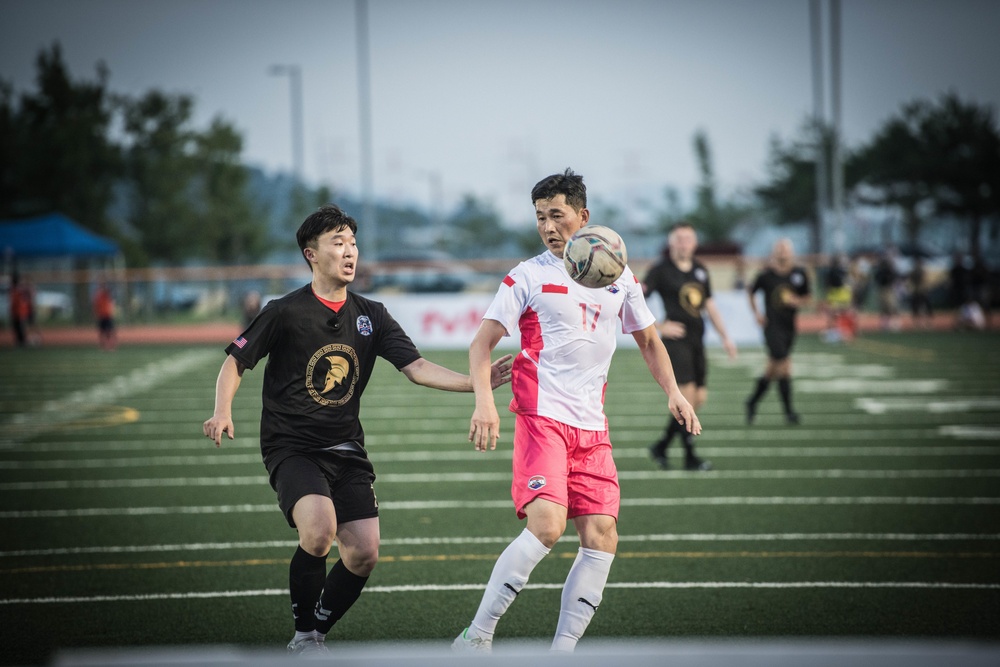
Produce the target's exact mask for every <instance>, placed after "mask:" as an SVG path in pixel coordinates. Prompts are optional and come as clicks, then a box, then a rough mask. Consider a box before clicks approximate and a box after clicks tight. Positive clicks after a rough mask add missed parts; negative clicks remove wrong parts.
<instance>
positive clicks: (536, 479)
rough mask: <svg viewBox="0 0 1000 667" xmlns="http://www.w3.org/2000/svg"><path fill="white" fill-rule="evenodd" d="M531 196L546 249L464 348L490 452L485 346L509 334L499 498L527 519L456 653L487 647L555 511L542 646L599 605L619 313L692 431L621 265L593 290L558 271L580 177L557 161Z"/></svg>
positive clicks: (611, 547)
mask: <svg viewBox="0 0 1000 667" xmlns="http://www.w3.org/2000/svg"><path fill="white" fill-rule="evenodd" d="M531 199H532V201H533V202H534V205H535V216H536V220H537V224H538V233H539V235H540V236H541V238H542V241H543V242H544V244H545V246H546V248H547V250H546V251H545V252H543V253H542V254H541V255H538V256H537V257H534V258H532V259H530V260H527V261H525V262H522V263H521V264H519V265H518V266H517V267H516V268H515V269H514V270H513V271H511V272H510V273H509V274H508V275H507V277H506V278H504V280H503V284H502V285H501V286H500V289H499V291H498V292H497V295H496V297H495V298H494V299H493V303H492V304H491V305H490V307H489V309H488V310H487V311H486V315H485V316H484V318H483V322H482V324H481V326H480V328H479V331H478V333H477V334H476V336H475V339H474V340H473V342H472V345H471V346H470V348H469V367H470V375H471V376H472V383H473V387H474V390H475V393H476V408H475V411H474V412H473V414H472V420H471V425H470V430H469V440H470V441H472V442H473V443H474V444H475V447H476V450H478V451H486V450H492V449H495V448H496V441H497V437H498V436H499V433H500V417H499V414H498V413H497V409H496V405H495V404H494V402H493V394H492V391H491V388H490V375H489V365H490V355H491V353H492V351H493V349H494V348H495V347H496V345H497V343H499V341H500V340H501V339H502V338H503V337H504V336H508V335H513V334H514V333H515V331H519V332H520V335H521V352H520V354H518V355H517V357H516V358H515V361H514V368H513V378H512V380H511V389H512V391H513V394H514V397H513V400H512V401H511V403H510V409H511V411H512V412H514V413H515V415H516V417H515V425H514V455H513V458H514V466H513V467H514V476H513V482H512V484H511V495H512V497H513V500H514V509H515V510H516V512H517V515H518V517H519V518H521V519H524V518H527V527H526V528H525V530H524V531H522V532H521V534H520V535H519V536H518V537H517V538H516V539H515V540H514V541H513V542H511V543H510V545H509V546H508V547H507V548H506V549H505V550H504V552H503V553H502V554H501V555H500V557H499V558H498V559H497V562H496V564H495V565H494V567H493V573H492V575H491V576H490V580H489V583H487V585H486V591H485V592H484V594H483V599H482V602H481V603H480V605H479V609H478V610H477V612H476V615H475V617H474V618H473V619H472V622H471V623H470V624H469V627H468V628H466V629H465V630H464V631H463V632H462V634H461V635H459V636H458V638H457V639H455V641H454V642H453V644H452V646H453V648H455V649H456V650H478V651H488V650H490V649H491V647H492V641H493V634H494V632H495V630H496V626H497V623H498V621H499V620H500V617H501V616H502V615H503V614H504V612H505V611H506V610H507V608H508V607H509V606H510V604H511V603H512V602H513V601H514V599H515V598H516V597H517V595H518V594H519V593H520V591H521V589H522V588H524V586H525V584H526V583H527V582H528V577H529V575H530V574H531V571H532V570H533V569H534V567H535V566H536V565H537V564H538V563H539V562H540V561H541V560H542V558H544V557H545V555H546V554H548V553H549V550H550V549H551V548H552V547H553V545H555V543H556V542H557V541H558V540H559V538H560V537H561V536H562V534H563V532H565V530H566V521H567V519H572V520H573V523H574V525H575V526H576V531H577V534H578V535H579V538H580V549H579V552H578V554H577V557H576V560H575V561H574V563H573V566H572V567H571V568H570V571H569V574H568V576H567V577H566V583H565V584H564V586H563V592H562V604H561V608H560V611H559V621H558V624H557V627H556V634H555V638H554V640H553V642H552V649H553V650H555V651H572V650H573V649H574V648H575V647H576V643H577V641H578V640H579V639H580V637H581V636H582V635H583V633H584V631H585V630H586V629H587V625H588V624H589V623H590V619H591V618H592V617H593V615H594V612H595V611H597V608H598V606H599V605H600V603H601V598H602V596H603V592H604V586H605V583H606V582H607V579H608V572H609V571H610V569H611V561H612V560H613V559H614V554H615V551H616V549H617V547H618V531H617V522H618V509H619V503H620V489H619V486H618V472H617V469H616V468H615V463H614V459H613V458H612V455H611V441H610V439H609V438H608V422H607V417H605V415H604V392H605V389H606V385H607V377H608V368H609V367H610V365H611V356H612V354H613V353H614V351H615V344H616V339H615V335H616V328H617V327H618V326H619V324H618V322H619V321H620V322H621V324H620V326H621V327H622V331H623V332H624V333H631V334H632V336H633V337H634V338H635V340H636V343H638V345H639V350H640V352H641V353H642V357H643V359H644V360H645V362H646V365H647V366H648V367H649V371H650V373H652V375H653V378H654V379H655V380H656V382H657V384H659V385H660V387H661V388H662V389H663V391H664V393H665V394H666V395H667V405H668V407H669V409H670V412H671V413H672V414H673V415H674V416H675V417H676V418H677V420H678V421H679V422H681V423H683V424H684V425H685V427H686V428H687V429H688V430H689V431H691V432H692V433H695V434H697V433H700V432H701V425H700V423H699V422H698V418H697V416H696V415H695V413H694V410H693V409H692V407H691V405H690V403H688V402H687V400H685V399H684V396H683V395H682V394H681V392H680V389H679V388H678V386H677V382H676V380H675V378H674V372H673V368H672V366H671V364H670V357H669V356H668V355H667V351H666V348H665V347H664V346H663V343H662V341H661V340H660V336H659V333H658V332H657V331H656V328H655V326H654V325H655V318H654V316H653V314H652V313H651V312H650V311H649V308H647V307H646V302H645V300H644V299H643V295H642V288H641V286H640V285H639V283H638V281H637V280H636V278H635V276H634V275H633V274H632V271H631V270H630V269H629V268H628V267H626V268H625V271H624V273H622V275H621V277H620V278H619V279H618V280H616V281H615V282H614V283H612V284H611V285H609V286H607V287H603V288H594V289H591V288H586V287H583V286H581V285H579V284H577V283H575V282H574V281H573V280H572V279H571V278H570V277H569V274H568V273H567V272H566V268H565V266H564V265H563V260H562V255H563V249H564V247H565V245H566V241H567V240H569V238H570V237H571V236H572V235H573V233H574V232H576V231H577V230H578V229H580V228H581V227H583V226H584V225H586V224H587V221H588V220H589V218H590V212H589V211H588V210H587V189H586V186H585V185H584V184H583V177H582V176H579V175H577V174H574V173H573V172H572V171H571V170H569V169H567V170H566V172H565V173H562V174H553V175H552V176H549V177H547V178H545V179H543V180H541V181H540V182H539V183H538V184H537V185H535V187H534V189H533V190H532V191H531Z"/></svg>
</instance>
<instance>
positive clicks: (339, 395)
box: [226, 285, 420, 470]
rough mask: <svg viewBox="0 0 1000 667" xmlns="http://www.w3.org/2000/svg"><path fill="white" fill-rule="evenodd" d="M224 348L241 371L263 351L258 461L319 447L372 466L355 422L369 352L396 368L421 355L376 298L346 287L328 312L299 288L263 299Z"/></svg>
mask: <svg viewBox="0 0 1000 667" xmlns="http://www.w3.org/2000/svg"><path fill="white" fill-rule="evenodd" d="M226 352H227V353H229V354H231V355H232V356H233V357H235V358H236V359H237V360H238V361H239V362H240V363H241V364H243V365H244V366H246V367H247V368H251V369H252V368H253V367H254V366H256V365H257V362H259V361H260V360H261V359H262V358H264V357H265V356H266V357H267V358H268V359H267V366H266V367H265V369H264V388H263V392H262V397H263V401H262V402H263V409H262V410H261V417H260V447H261V453H262V454H263V457H264V464H265V466H266V467H267V469H268V470H274V468H275V467H276V466H277V464H278V463H280V462H281V461H282V460H284V459H285V458H287V457H288V456H292V455H295V454H298V453H305V452H315V451H319V450H323V451H327V452H330V453H331V454H334V455H339V456H343V457H346V458H348V459H351V460H352V461H353V463H354V464H355V465H358V466H360V467H365V468H367V469H368V470H371V469H372V467H371V462H370V461H369V460H368V455H367V452H366V451H365V449H364V444H365V434H364V430H363V429H362V426H361V420H360V419H359V416H358V415H359V411H360V407H361V394H362V393H364V390H365V387H366V386H367V384H368V380H369V378H370V377H371V374H372V369H373V368H374V367H375V359H376V357H383V358H384V359H386V360H388V361H389V362H390V363H391V364H392V365H393V366H395V367H396V368H397V369H401V368H403V367H405V366H407V365H409V364H411V363H413V362H414V361H416V360H417V359H419V358H420V352H418V351H417V348H416V346H414V344H413V342H412V341H411V340H410V338H409V336H407V335H406V333H405V332H404V331H403V329H402V327H400V326H399V324H398V323H397V322H396V321H395V320H394V319H393V318H392V316H391V315H390V314H389V312H388V311H387V310H386V309H385V306H383V305H382V304H381V303H379V302H377V301H372V300H371V299H366V298H364V297H361V296H358V295H357V294H353V293H351V292H348V295H347V302H346V303H345V304H344V305H343V306H342V307H341V309H340V312H339V313H335V312H333V311H332V310H331V309H330V308H328V307H327V306H325V305H324V304H323V303H322V302H320V300H319V299H318V298H317V297H316V295H315V294H313V291H312V286H311V285H306V286H305V287H302V288H300V289H297V290H295V291H294V292H292V293H291V294H288V295H286V296H284V297H282V298H280V299H275V300H273V301H271V302H270V303H268V304H267V306H265V307H264V309H263V310H261V312H260V314H259V315H258V316H257V317H256V318H255V319H254V320H253V322H251V323H250V326H249V327H248V328H247V330H246V331H244V332H243V333H242V334H241V335H240V337H239V338H237V339H236V340H235V341H233V342H232V343H231V344H230V345H229V346H228V347H227V348H226Z"/></svg>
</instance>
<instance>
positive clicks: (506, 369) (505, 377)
mask: <svg viewBox="0 0 1000 667" xmlns="http://www.w3.org/2000/svg"><path fill="white" fill-rule="evenodd" d="M513 358H514V355H512V354H505V355H504V356H502V357H500V358H499V359H497V360H496V361H494V362H493V364H492V365H491V366H490V388H491V389H496V388H497V387H499V386H500V385H504V384H507V383H508V382H510V369H511V366H512V365H513V362H512V361H511V360H512V359H513Z"/></svg>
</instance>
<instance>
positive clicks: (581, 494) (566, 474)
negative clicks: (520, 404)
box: [510, 415, 621, 521]
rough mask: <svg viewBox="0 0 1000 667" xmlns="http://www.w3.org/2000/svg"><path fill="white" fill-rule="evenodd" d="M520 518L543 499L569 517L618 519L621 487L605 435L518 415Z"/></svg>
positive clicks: (514, 489) (514, 491)
mask: <svg viewBox="0 0 1000 667" xmlns="http://www.w3.org/2000/svg"><path fill="white" fill-rule="evenodd" d="M510 494H511V496H512V497H513V499H514V508H515V509H516V510H517V516H518V518H520V519H523V518H525V516H527V515H526V514H525V513H524V507H525V505H527V504H528V503H530V502H531V501H532V500H534V499H535V498H545V499H546V500H551V501H552V502H554V503H557V504H559V505H562V506H563V507H565V508H566V510H567V513H566V516H567V518H570V519H572V518H573V517H576V516H582V515H585V514H606V515H608V516H612V517H614V518H615V520H616V521H617V520H618V508H619V506H620V504H621V488H620V487H619V486H618V469H617V468H616V467H615V461H614V459H613V458H612V456H611V442H610V441H609V439H608V432H607V431H585V430H583V429H579V428H576V427H575V426H568V425H566V424H563V423H562V422H558V421H556V420H554V419H550V418H548V417H538V416H535V415H516V416H515V419H514V481H513V483H512V484H511V487H510Z"/></svg>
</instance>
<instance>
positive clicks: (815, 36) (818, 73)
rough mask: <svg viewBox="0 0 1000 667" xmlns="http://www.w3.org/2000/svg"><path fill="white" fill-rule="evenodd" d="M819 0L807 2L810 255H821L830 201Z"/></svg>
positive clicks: (821, 17)
mask: <svg viewBox="0 0 1000 667" xmlns="http://www.w3.org/2000/svg"><path fill="white" fill-rule="evenodd" d="M820 2H821V0H809V33H810V37H811V41H812V84H813V86H812V87H813V136H814V137H815V142H816V145H815V149H816V153H815V155H816V219H817V225H818V229H817V232H818V233H817V234H816V236H815V237H814V241H815V247H814V248H812V252H815V253H821V252H823V239H824V238H825V236H826V234H825V231H826V205H827V202H828V201H829V198H830V197H829V193H828V192H827V183H828V179H829V175H828V174H827V155H826V140H825V139H826V138H825V136H824V134H825V132H826V123H825V118H824V106H825V101H824V96H823V15H822V8H821V6H820Z"/></svg>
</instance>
